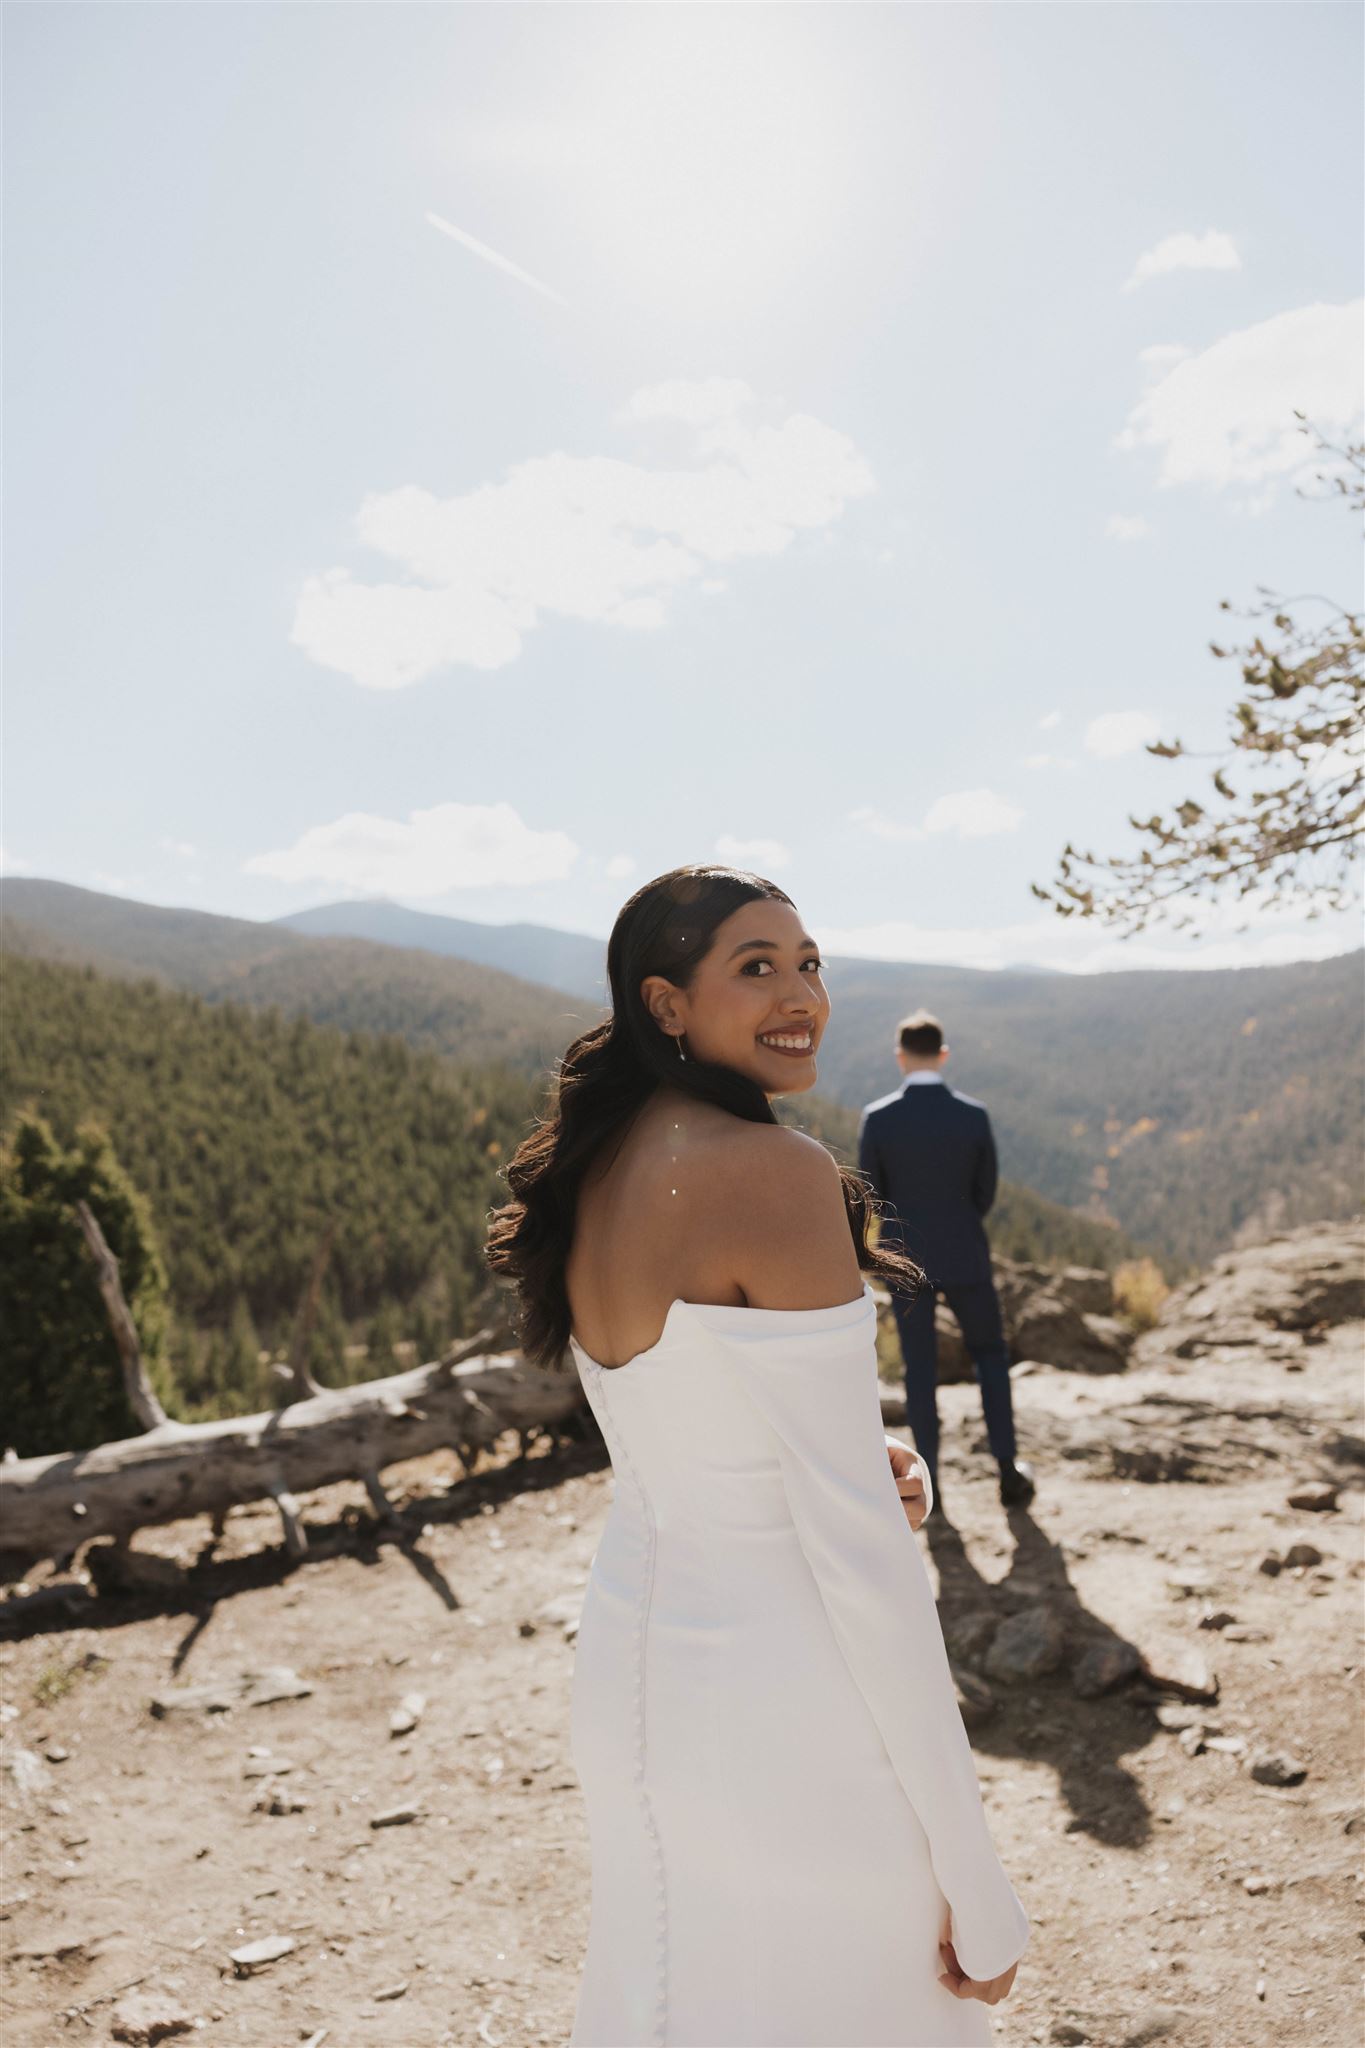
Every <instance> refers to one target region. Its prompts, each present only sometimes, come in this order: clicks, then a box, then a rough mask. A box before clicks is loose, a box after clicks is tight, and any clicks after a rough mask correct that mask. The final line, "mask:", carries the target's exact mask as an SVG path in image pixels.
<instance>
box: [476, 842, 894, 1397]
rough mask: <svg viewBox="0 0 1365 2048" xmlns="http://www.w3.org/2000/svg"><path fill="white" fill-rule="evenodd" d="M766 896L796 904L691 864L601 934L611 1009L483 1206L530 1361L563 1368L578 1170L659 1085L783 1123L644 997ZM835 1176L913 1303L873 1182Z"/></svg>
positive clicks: (883, 1271) (727, 870) (862, 1245)
mask: <svg viewBox="0 0 1365 2048" xmlns="http://www.w3.org/2000/svg"><path fill="white" fill-rule="evenodd" d="M764 898H767V899H775V900H777V901H778V902H781V903H791V897H790V896H788V895H787V893H786V891H785V890H784V889H779V888H778V886H777V884H776V883H775V882H768V881H765V880H764V879H763V877H762V876H761V875H752V874H748V873H747V872H745V871H744V870H743V869H740V868H731V867H710V866H704V867H685V868H673V869H671V870H670V872H669V873H668V874H666V875H658V876H656V878H655V879H654V880H653V881H652V882H646V883H645V884H644V886H643V888H640V889H637V890H636V891H635V894H634V895H633V896H631V897H630V898H629V899H628V900H627V901H626V902H625V903H624V904H623V905H622V906H621V910H620V913H619V914H618V916H617V919H616V922H615V924H614V925H613V926H612V932H611V938H610V939H609V940H608V942H607V978H608V981H609V983H610V985H611V1002H612V1013H611V1016H610V1017H609V1018H608V1019H607V1020H606V1021H605V1022H604V1023H601V1024H595V1025H594V1026H593V1028H592V1029H591V1030H590V1031H585V1032H583V1033H582V1034H581V1036H579V1037H578V1038H575V1039H574V1041H573V1043H572V1044H571V1045H570V1046H569V1048H568V1050H567V1051H566V1052H565V1053H564V1055H563V1057H562V1059H561V1060H560V1063H559V1068H558V1071H557V1074H556V1076H555V1088H554V1094H553V1099H552V1101H551V1104H550V1108H549V1114H548V1115H546V1116H545V1117H543V1118H542V1119H541V1120H540V1121H539V1122H538V1123H537V1125H536V1128H535V1129H534V1130H533V1131H532V1132H531V1133H530V1134H529V1136H527V1137H526V1138H524V1139H523V1140H522V1142H521V1144H520V1145H518V1147H517V1149H516V1151H515V1153H514V1154H513V1155H512V1157H511V1159H509V1161H508V1162H507V1168H506V1178H507V1185H508V1188H509V1189H510V1191H511V1194H512V1200H511V1201H510V1202H507V1203H505V1204H504V1205H503V1207H502V1208H500V1209H494V1210H492V1211H491V1212H490V1215H489V1228H488V1238H487V1242H486V1244H485V1245H484V1256H485V1258H486V1259H487V1261H488V1264H489V1265H490V1266H491V1267H492V1269H493V1271H494V1272H495V1273H498V1274H502V1275H505V1276H508V1277H510V1278H511V1279H512V1280H513V1281H515V1283H516V1292H517V1296H518V1306H517V1308H516V1309H515V1310H514V1312H513V1316H514V1325H515V1328H516V1331H517V1336H518V1339H519V1341H520V1343H521V1347H522V1350H523V1351H524V1353H525V1355H526V1357H527V1358H528V1359H529V1360H531V1361H532V1363H534V1364H536V1365H538V1366H541V1367H543V1368H545V1369H547V1370H550V1371H558V1370H560V1369H561V1368H562V1366H563V1362H564V1353H565V1350H566V1348H567V1346H568V1341H569V1329H570V1323H571V1317H570V1314H569V1297H568V1293H567V1290H566V1288H565V1285H564V1267H565V1263H566V1261H567V1259H568V1256H569V1248H570V1246H571V1244H572V1242H573V1231H574V1218H575V1213H576V1210H577V1204H578V1190H579V1188H580V1187H581V1185H582V1183H583V1177H584V1175H585V1173H586V1172H587V1169H588V1166H589V1165H590V1163H591V1161H592V1160H593V1158H594V1157H595V1156H596V1154H597V1152H598V1150H599V1148H600V1147H601V1146H602V1145H604V1144H606V1143H607V1142H608V1140H609V1139H611V1138H612V1137H613V1136H614V1135H616V1134H618V1133H619V1134H620V1135H621V1136H622V1137H624V1135H625V1130H626V1127H627V1125H628V1124H629V1122H630V1120H631V1118H632V1117H633V1116H634V1115H635V1114H636V1112H637V1111H638V1110H640V1109H641V1108H642V1107H643V1105H644V1104H645V1102H646V1101H648V1099H649V1097H650V1096H651V1095H652V1094H653V1093H654V1091H655V1089H656V1088H658V1087H660V1086H661V1085H662V1084H665V1083H666V1084H667V1085H668V1086H669V1087H671V1088H680V1089H682V1090H683V1091H684V1092H685V1093H687V1094H690V1095H695V1096H697V1097H698V1099H699V1100H700V1101H702V1102H713V1103H715V1104H716V1105H717V1107H718V1108H720V1109H728V1110H729V1111H730V1113H731V1115H732V1116H737V1117H742V1118H743V1119H744V1121H745V1122H746V1123H751V1124H775V1123H777V1121H778V1118H777V1116H776V1115H775V1114H774V1111H773V1107H772V1104H771V1103H770V1102H769V1100H768V1098H767V1096H766V1095H765V1094H764V1092H763V1090H762V1089H761V1088H760V1087H759V1085H758V1083H757V1082H756V1081H751V1080H750V1079H749V1078H748V1076H747V1075H745V1074H741V1073H738V1072H737V1071H736V1070H735V1069H734V1068H733V1067H727V1066H722V1065H717V1064H715V1063H713V1062H710V1061H706V1060H698V1059H689V1060H680V1059H679V1058H678V1057H677V1054H676V1052H675V1051H674V1048H673V1041H672V1039H671V1038H667V1037H665V1036H664V1034H663V1033H662V1032H661V1031H660V1030H659V1028H658V1026H657V1025H656V1024H655V1022H654V1019H653V1018H652V1016H651V1015H650V1013H649V1009H648V1006H647V1005H646V1003H645V1000H644V997H643V996H642V995H641V993H640V984H641V982H642V981H644V980H645V978H646V977H647V976H648V975H651V974H661V975H663V976H664V978H665V979H666V980H668V981H671V982H672V983H673V985H674V987H675V988H687V987H689V986H690V984H691V981H692V977H693V975H694V974H695V972H696V969H697V964H698V962H699V961H700V960H702V959H704V957H705V956H706V954H707V953H708V952H709V950H710V947H711V943H712V940H713V939H714V937H715V933H716V929H717V927H718V926H720V925H722V924H723V923H724V922H725V920H726V918H727V917H729V916H731V914H732V913H733V912H734V911H736V910H738V909H739V908H740V906H741V904H744V903H753V902H755V901H761V900H763V899H764ZM795 907H796V906H795V905H794V904H793V905H792V908H793V909H795ZM839 1177H840V1180H841V1181H842V1183H843V1191H844V1207H845V1209H846V1211H847V1213H848V1227H849V1231H850V1233H851V1234H852V1238H853V1244H854V1249H855V1250H856V1252H857V1254H858V1265H859V1267H860V1269H861V1270H862V1271H863V1272H864V1273H872V1274H875V1275H876V1276H877V1277H878V1278H879V1279H881V1280H884V1281H885V1282H886V1283H887V1285H888V1286H890V1287H892V1288H896V1289H898V1290H902V1291H904V1292H906V1293H907V1294H908V1295H909V1296H910V1297H911V1298H913V1297H914V1295H915V1294H916V1293H917V1292H918V1290H919V1288H920V1286H921V1285H922V1283H923V1280H924V1274H923V1272H922V1271H921V1269H920V1268H919V1267H918V1266H917V1265H916V1264H915V1263H914V1261H913V1260H912V1259H909V1258H907V1257H905V1255H904V1254H903V1253H901V1252H897V1251H893V1250H892V1249H890V1247H889V1246H888V1247H885V1248H883V1247H881V1246H878V1247H876V1248H874V1247H873V1246H871V1245H869V1243H868V1241H867V1232H868V1225H869V1223H870V1222H871V1220H872V1218H873V1216H874V1215H877V1214H878V1213H879V1209H878V1202H877V1197H876V1194H875V1193H874V1191H873V1189H872V1187H871V1184H870V1183H869V1182H868V1181H867V1179H866V1178H865V1177H864V1176H863V1175H862V1174H860V1173H856V1172H854V1171H853V1170H852V1169H851V1168H849V1167H846V1166H841V1167H840V1168H839Z"/></svg>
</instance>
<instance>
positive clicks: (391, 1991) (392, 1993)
mask: <svg viewBox="0 0 1365 2048" xmlns="http://www.w3.org/2000/svg"><path fill="white" fill-rule="evenodd" d="M407 1988H408V1987H407V1983H406V1981H405V1982H403V1983H402V1984H386V1985H385V1986H384V1989H383V1990H382V1991H373V1992H371V1994H370V1996H371V1997H372V1998H373V1999H375V2001H376V2002H377V2003H379V2004H381V2005H382V2004H383V2003H384V2001H385V2000H386V1999H391V1998H402V1997H403V1996H404V1994H405V1993H406V1991H407Z"/></svg>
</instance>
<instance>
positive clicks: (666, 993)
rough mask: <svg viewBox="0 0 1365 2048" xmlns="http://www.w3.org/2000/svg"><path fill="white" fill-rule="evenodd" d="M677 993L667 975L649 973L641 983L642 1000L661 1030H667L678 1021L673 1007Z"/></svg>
mask: <svg viewBox="0 0 1365 2048" xmlns="http://www.w3.org/2000/svg"><path fill="white" fill-rule="evenodd" d="M677 993H678V991H677V990H676V989H675V988H674V986H673V984H672V982H671V981H669V980H668V978H667V976H666V975H662V974H647V975H646V976H645V978H644V980H643V981H642V982H641V983H640V1001H641V1002H642V1003H643V1004H644V1006H645V1008H646V1009H647V1010H648V1012H649V1014H650V1016H651V1017H652V1018H653V1019H654V1022H655V1023H656V1024H657V1025H658V1026H659V1027H660V1029H661V1030H664V1031H667V1030H669V1028H670V1027H671V1026H673V1025H675V1024H676V1023H677V1022H678V1016H677V1013H676V1011H675V1010H674V1007H673V1004H674V1001H675V999H676V997H677Z"/></svg>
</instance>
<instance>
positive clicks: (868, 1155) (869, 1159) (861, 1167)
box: [858, 1110, 886, 1201]
mask: <svg viewBox="0 0 1365 2048" xmlns="http://www.w3.org/2000/svg"><path fill="white" fill-rule="evenodd" d="M858 1171H859V1172H860V1173H865V1174H866V1175H867V1177H868V1179H869V1180H870V1181H871V1183H872V1185H873V1187H874V1188H875V1189H876V1191H877V1194H878V1195H879V1196H880V1198H881V1200H882V1201H885V1200H886V1176H885V1174H884V1173H883V1172H882V1163H881V1160H880V1158H879V1157H878V1153H877V1147H876V1143H875V1141H874V1139H873V1136H872V1127H871V1124H870V1122H869V1119H868V1113H867V1111H866V1110H864V1111H863V1113H862V1117H861V1119H860V1120H859V1124H858Z"/></svg>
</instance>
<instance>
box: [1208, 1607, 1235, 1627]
mask: <svg viewBox="0 0 1365 2048" xmlns="http://www.w3.org/2000/svg"><path fill="white" fill-rule="evenodd" d="M1236 1619H1237V1616H1236V1615H1235V1614H1229V1612H1228V1610H1227V1608H1226V1607H1216V1608H1210V1609H1209V1610H1208V1612H1207V1613H1206V1614H1201V1615H1200V1617H1199V1626H1200V1628H1217V1629H1223V1628H1230V1627H1231V1625H1232V1623H1233V1622H1235V1621H1236Z"/></svg>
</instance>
